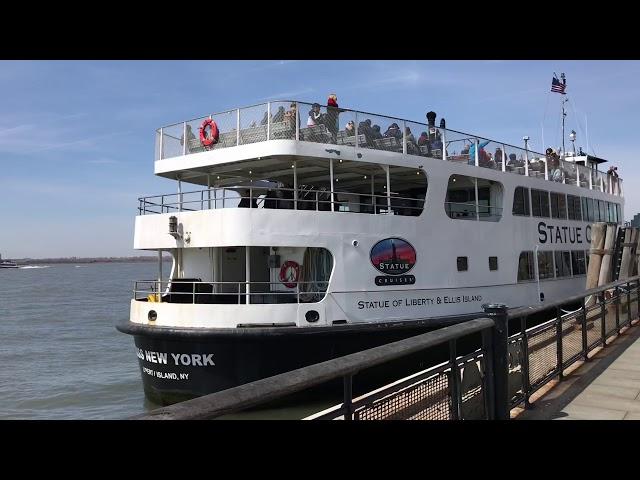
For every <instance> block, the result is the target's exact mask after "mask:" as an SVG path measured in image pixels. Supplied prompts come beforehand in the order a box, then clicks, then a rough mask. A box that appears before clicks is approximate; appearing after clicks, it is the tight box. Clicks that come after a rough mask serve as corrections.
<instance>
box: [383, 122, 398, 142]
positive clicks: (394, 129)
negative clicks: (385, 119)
mask: <svg viewBox="0 0 640 480" xmlns="http://www.w3.org/2000/svg"><path fill="white" fill-rule="evenodd" d="M383 136H384V137H387V138H389V137H394V138H395V139H396V140H399V141H402V132H401V131H400V127H399V126H398V124H397V123H392V124H391V125H389V128H387V131H386V132H384V135H383Z"/></svg>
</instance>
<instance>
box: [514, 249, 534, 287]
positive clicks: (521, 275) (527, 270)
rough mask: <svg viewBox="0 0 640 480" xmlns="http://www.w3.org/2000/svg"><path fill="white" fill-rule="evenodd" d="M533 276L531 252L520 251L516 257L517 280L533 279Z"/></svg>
mask: <svg viewBox="0 0 640 480" xmlns="http://www.w3.org/2000/svg"><path fill="white" fill-rule="evenodd" d="M534 276H535V272H534V267H533V252H520V258H518V281H519V282H526V281H527V280H533V279H534Z"/></svg>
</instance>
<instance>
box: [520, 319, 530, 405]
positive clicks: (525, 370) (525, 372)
mask: <svg viewBox="0 0 640 480" xmlns="http://www.w3.org/2000/svg"><path fill="white" fill-rule="evenodd" d="M520 333H521V334H522V393H523V395H524V408H527V409H528V408H531V403H529V392H531V385H530V383H529V382H530V379H529V337H528V335H527V316H526V315H525V316H523V317H520Z"/></svg>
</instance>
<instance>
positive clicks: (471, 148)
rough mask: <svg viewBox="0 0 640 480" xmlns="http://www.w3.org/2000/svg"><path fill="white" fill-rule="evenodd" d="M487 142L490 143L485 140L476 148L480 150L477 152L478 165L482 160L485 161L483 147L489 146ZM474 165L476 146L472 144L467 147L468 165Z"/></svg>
mask: <svg viewBox="0 0 640 480" xmlns="http://www.w3.org/2000/svg"><path fill="white" fill-rule="evenodd" d="M489 142H491V140H487V141H486V142H482V143H480V144H478V147H479V148H480V150H478V163H480V164H481V162H482V160H483V159H485V160H486V152H485V151H484V147H486V146H487V145H489ZM475 164H476V144H475V142H474V143H472V144H471V145H470V146H469V165H475Z"/></svg>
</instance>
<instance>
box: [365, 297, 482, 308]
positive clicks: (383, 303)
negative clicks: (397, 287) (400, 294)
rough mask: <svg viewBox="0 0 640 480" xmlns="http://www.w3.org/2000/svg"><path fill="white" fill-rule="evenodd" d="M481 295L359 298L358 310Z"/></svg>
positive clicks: (455, 300) (456, 300) (460, 300)
mask: <svg viewBox="0 0 640 480" xmlns="http://www.w3.org/2000/svg"><path fill="white" fill-rule="evenodd" d="M481 301H482V295H444V296H437V297H421V298H396V299H394V300H360V301H358V310H369V309H377V308H391V307H420V306H423V305H441V304H449V303H471V302H481Z"/></svg>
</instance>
